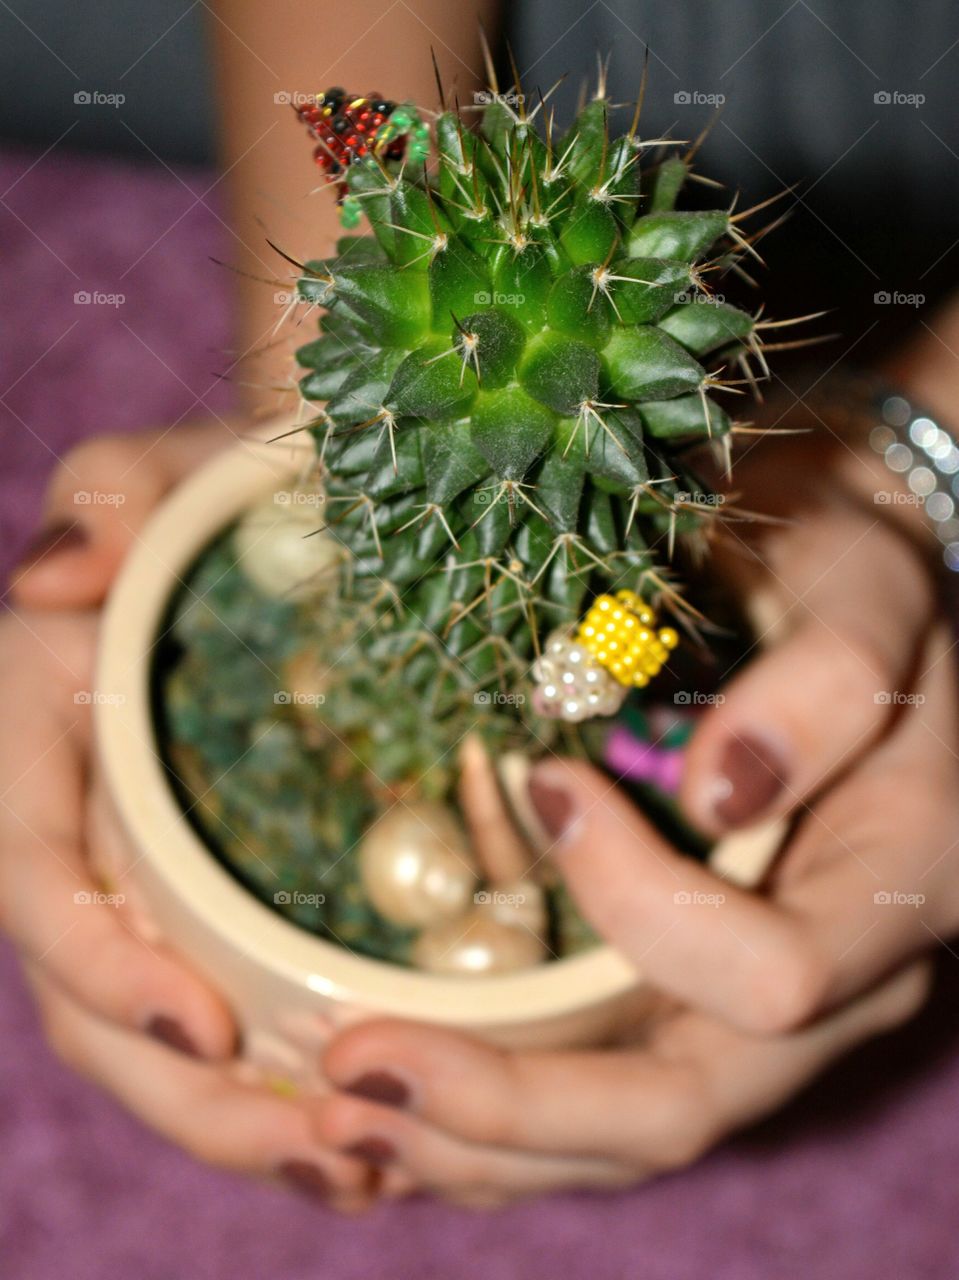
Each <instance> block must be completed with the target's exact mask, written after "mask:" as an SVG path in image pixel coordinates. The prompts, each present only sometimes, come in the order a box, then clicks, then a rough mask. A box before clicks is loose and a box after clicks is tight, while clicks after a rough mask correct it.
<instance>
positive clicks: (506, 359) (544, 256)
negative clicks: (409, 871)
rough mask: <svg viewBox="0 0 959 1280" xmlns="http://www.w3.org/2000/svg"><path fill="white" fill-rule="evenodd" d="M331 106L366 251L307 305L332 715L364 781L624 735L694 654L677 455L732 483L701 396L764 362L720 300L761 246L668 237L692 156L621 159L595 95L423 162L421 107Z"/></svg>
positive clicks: (712, 416)
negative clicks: (330, 554)
mask: <svg viewBox="0 0 959 1280" xmlns="http://www.w3.org/2000/svg"><path fill="white" fill-rule="evenodd" d="M491 96H492V95H491ZM324 101H325V95H319V96H318V98H317V109H316V110H317V112H318V115H317V117H316V119H315V120H313V119H312V117H310V116H309V113H308V112H307V113H304V111H303V110H302V109H301V111H300V115H301V117H302V118H303V119H304V120H305V121H306V123H307V124H308V125H309V126H310V128H311V131H312V132H313V134H314V137H316V136H319V134H318V132H317V130H318V129H319V130H320V132H322V131H324V130H326V131H327V132H330V131H331V130H332V129H333V128H335V129H337V130H338V132H337V133H336V135H335V136H336V137H340V138H341V137H342V136H343V130H344V128H347V127H348V128H350V129H351V130H352V132H351V133H350V135H349V136H350V137H352V139H353V141H352V142H351V143H349V145H347V144H346V143H344V144H343V145H342V146H339V147H338V150H337V151H336V164H335V166H334V165H333V163H332V162H331V160H330V154H331V152H330V148H329V146H327V145H326V144H324V146H321V147H319V148H318V154H317V160H318V162H319V163H320V164H321V167H323V168H324V170H325V171H326V173H327V175H328V178H329V181H330V183H331V185H334V186H335V187H336V188H337V189H338V191H339V197H340V201H341V204H343V205H344V208H345V210H346V213H347V217H346V219H345V220H346V221H347V223H348V225H355V221H356V216H357V211H359V213H360V215H362V216H363V217H365V219H366V220H367V221H368V223H369V228H370V234H363V235H355V236H347V237H345V238H342V239H340V240H339V241H338V243H337V253H336V256H335V257H332V258H327V259H322V260H316V261H309V262H306V263H305V264H302V269H301V274H300V275H299V278H298V282H297V290H298V295H299V298H300V299H301V300H302V301H303V303H305V304H307V305H308V310H309V312H310V313H311V314H312V313H313V312H314V311H319V312H320V316H319V336H318V337H315V338H313V340H312V341H309V342H307V343H306V344H305V345H303V346H301V347H300V348H299V350H298V351H297V361H298V363H299V365H300V366H301V367H302V369H303V370H304V371H305V372H304V373H303V376H302V377H301V379H300V384H299V385H300V390H301V393H302V396H303V398H304V399H305V401H306V402H307V403H308V406H309V408H310V420H309V423H308V429H309V430H310V431H311V432H312V433H313V435H314V437H315V440H316V444H317V449H318V453H319V456H320V458H321V460H322V471H323V476H324V484H325V488H326V494H327V496H326V529H327V531H328V533H329V534H330V535H332V536H333V537H334V538H335V539H337V540H338V542H339V544H340V546H341V548H342V550H343V557H342V562H341V565H340V568H339V569H338V574H339V580H338V584H337V589H336V591H335V593H331V595H330V596H329V597H327V600H326V602H325V603H324V606H323V607H324V609H325V610H327V611H328V613H329V615H330V617H329V619H328V620H327V621H326V622H324V623H323V624H322V625H324V626H325V627H327V628H328V630H329V633H330V636H331V637H335V641H336V644H337V645H338V646H339V647H338V650H337V651H336V652H334V653H333V654H332V659H333V661H332V666H331V672H330V680H331V685H330V691H329V695H328V698H327V703H326V707H325V715H326V716H327V717H329V718H330V720H331V723H332V726H333V728H334V730H335V731H336V732H338V733H343V734H346V735H348V736H349V740H350V743H351V747H352V749H353V750H354V752H357V753H358V754H359V755H360V756H361V757H363V758H365V759H366V760H367V762H368V763H369V764H370V767H371V768H373V769H374V770H375V771H376V772H377V773H378V775H379V776H380V777H385V778H387V779H388V778H390V777H397V776H402V777H411V776H420V775H427V774H429V772H430V771H431V770H432V769H433V768H434V767H435V765H436V762H437V760H438V759H440V758H442V757H444V756H445V755H447V754H448V752H449V750H450V748H451V745H452V744H454V743H455V742H456V741H457V740H458V738H459V737H460V736H461V735H462V733H465V732H466V731H467V730H468V729H470V728H472V727H474V726H476V725H477V724H478V723H479V725H480V727H482V728H483V729H484V731H485V732H486V734H487V737H488V740H490V741H492V742H493V743H494V744H497V743H498V744H500V745H503V746H506V745H508V744H510V743H517V742H518V743H520V744H525V745H526V746H527V747H528V746H529V743H530V730H531V729H532V732H533V734H534V735H535V737H536V738H537V739H538V740H539V741H540V742H541V743H544V744H548V743H550V742H553V741H556V739H557V738H562V737H563V736H564V735H567V736H568V735H569V734H570V732H571V730H570V728H569V722H572V721H579V720H583V719H589V718H591V717H592V716H594V715H609V714H611V713H612V712H615V711H616V710H617V709H618V708H619V706H620V704H621V703H622V701H623V698H624V697H625V696H626V694H627V693H628V692H629V690H630V689H634V688H642V687H643V686H645V685H646V684H647V683H649V682H650V681H655V679H656V676H657V673H658V672H659V671H660V669H661V667H662V666H663V665H664V664H665V663H667V662H668V661H669V660H670V658H671V656H672V653H673V650H674V649H675V646H676V645H677V644H681V643H682V642H681V641H680V636H679V633H678V630H677V629H674V626H673V625H666V624H667V622H678V623H679V624H680V625H681V624H682V623H683V622H684V621H688V619H689V618H690V617H691V611H690V613H687V612H686V606H685V602H684V601H683V598H682V596H681V594H680V592H679V590H678V587H677V586H676V585H675V582H674V577H673V575H672V573H671V571H670V558H671V555H672V552H673V548H674V546H675V545H676V543H677V539H678V540H680V542H682V541H683V540H685V541H686V542H687V543H688V542H689V540H690V539H693V540H695V539H697V538H698V539H702V537H703V536H704V525H705V522H706V521H707V520H708V519H709V518H710V516H711V515H714V514H715V508H714V507H712V506H711V504H710V501H709V498H708V494H707V492H706V489H705V487H704V482H703V480H702V479H701V478H700V476H699V475H697V474H696V472H695V471H694V470H693V463H692V458H693V457H694V455H695V450H694V449H693V446H695V445H701V444H709V443H711V444H712V446H713V449H714V452H715V454H716V456H717V457H718V458H719V459H720V460H721V459H722V458H723V455H724V451H725V455H726V458H727V459H728V451H729V433H730V431H731V423H730V419H729V416H728V415H727V413H726V412H725V410H724V409H723V408H722V407H721V405H720V404H719V403H718V402H717V400H716V399H715V398H714V393H715V391H716V390H717V389H718V390H723V389H724V388H723V386H722V384H721V383H720V382H719V378H718V375H719V373H720V372H721V371H722V370H723V369H725V368H728V367H729V366H730V365H731V364H735V362H737V361H739V362H740V364H741V366H742V365H744V363H745V361H746V359H747V357H749V356H751V355H752V356H755V357H756V358H757V359H758V360H759V361H760V364H761V362H762V355H761V350H760V345H759V334H758V332H757V330H758V328H761V326H760V325H757V322H756V320H755V319H754V317H753V316H751V315H749V314H748V313H746V312H745V311H742V310H739V309H737V308H736V307H733V306H730V305H727V304H726V303H725V302H724V301H722V300H721V299H718V298H716V297H715V296H714V295H713V294H712V293H711V292H710V283H709V282H710V280H711V278H713V274H712V273H714V272H715V273H718V272H721V271H723V270H726V269H728V268H729V267H730V266H731V265H734V264H735V263H736V262H737V261H738V259H739V258H740V257H741V256H742V255H743V254H744V253H746V252H749V245H748V242H747V241H746V240H745V238H744V237H743V235H742V234H741V232H740V230H739V228H738V222H739V219H740V218H741V217H742V216H743V215H738V216H733V215H732V214H731V213H730V212H729V211H728V210H725V209H718V210H710V211H678V210H677V209H676V208H675V203H676V199H677V197H678V195H679V193H680V191H681V188H682V186H683V182H684V179H685V178H686V176H687V173H688V157H687V158H682V157H681V156H680V154H679V153H678V152H676V151H675V149H670V148H669V147H664V146H663V143H662V140H654V141H653V142H650V143H644V142H643V141H642V140H641V138H640V136H639V134H638V130H637V123H636V121H634V123H633V126H632V127H631V128H630V129H629V131H628V132H626V133H624V134H623V135H622V136H619V137H615V136H611V133H610V127H609V104H608V103H607V102H606V101H605V99H604V96H602V94H600V95H599V96H597V97H595V98H594V99H593V100H592V101H590V102H589V103H588V104H587V105H586V106H585V108H584V109H583V110H582V111H581V112H580V114H579V115H578V117H577V118H576V120H575V121H574V122H573V124H572V127H571V128H570V129H569V131H568V132H567V133H566V134H565V136H562V137H560V136H558V135H557V134H556V133H554V130H553V127H552V120H551V118H550V116H549V112H548V108H547V107H546V106H545V105H544V104H543V101H542V99H540V105H539V106H538V107H536V108H535V109H534V110H530V111H529V113H528V114H527V112H526V111H525V110H523V109H515V110H514V109H513V107H512V106H510V105H508V104H507V102H506V101H505V100H503V99H501V98H499V97H496V96H493V100H492V101H491V102H490V103H489V104H488V105H487V106H486V107H485V109H484V110H483V111H482V114H481V117H480V118H479V120H478V121H477V120H475V119H474V118H472V117H471V118H470V119H469V120H466V119H461V118H460V116H459V115H458V114H455V113H453V112H451V111H449V110H444V111H443V112H442V113H441V114H439V115H438V116H437V117H436V118H435V121H434V122H433V125H432V137H431V138H430V137H429V136H428V130H427V128H426V126H424V125H423V124H422V115H425V114H426V113H421V112H419V111H418V110H417V109H416V108H414V107H413V106H411V105H409V104H407V105H405V106H403V105H401V106H394V104H392V103H386V102H384V101H382V100H379V99H378V97H377V96H376V95H370V96H368V97H357V98H353V99H351V98H350V97H349V95H346V94H344V93H343V92H342V91H341V90H335V91H331V95H330V101H329V102H327V104H326V109H327V112H328V114H327V117H326V118H327V119H332V124H331V125H323V124H322V120H323V118H324V117H323V111H324V105H323V104H324ZM344 103H345V104H346V106H345V107H344ZM374 108H376V110H374ZM344 111H345V112H346V116H347V118H348V120H349V125H348V126H343V125H340V124H338V123H337V120H338V119H343V118H344V114H343V113H344ZM364 111H366V112H367V113H368V114H367V115H366V116H365V117H364V116H363V113H364ZM314 114H316V113H314ZM637 114H638V113H637ZM333 117H336V118H333ZM361 117H362V118H361ZM354 125H356V126H359V125H363V126H364V128H365V130H366V132H365V134H364V133H363V131H362V130H361V131H360V133H359V134H357V133H356V131H355V130H353V126H354ZM331 136H334V135H332V134H331ZM357 139H359V141H357ZM404 139H406V141H404ZM413 144H415V145H413ZM664 155H665V157H666V158H663V156H664ZM646 158H648V159H649V163H648V165H647V164H646V163H645V162H644V161H645V159H646ZM666 611H669V612H670V613H672V614H673V615H674V616H673V618H672V619H671V620H667V619H665V618H664V617H662V616H661V615H662V614H663V613H664V612H666ZM338 655H339V656H338ZM437 726H445V728H443V729H442V730H438V729H437V728H436V727H437ZM437 734H438V735H439V736H437Z"/></svg>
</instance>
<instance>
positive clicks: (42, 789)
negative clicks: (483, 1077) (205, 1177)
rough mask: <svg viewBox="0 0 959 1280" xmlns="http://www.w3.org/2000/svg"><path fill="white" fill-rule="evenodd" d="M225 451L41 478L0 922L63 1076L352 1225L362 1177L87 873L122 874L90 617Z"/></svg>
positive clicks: (26, 566)
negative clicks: (187, 487)
mask: <svg viewBox="0 0 959 1280" xmlns="http://www.w3.org/2000/svg"><path fill="white" fill-rule="evenodd" d="M233 439H234V436H233V433H232V432H231V431H230V430H229V429H228V428H227V427H226V426H225V425H220V424H219V423H217V424H215V425H211V426H206V425H204V426H200V427H196V428H178V429H176V430H174V431H171V432H156V433H150V434H142V435H134V436H126V437H116V438H109V439H102V440H96V441H92V442H90V443H88V444H84V445H82V446H80V447H79V448H78V449H76V450H74V451H73V452H71V453H70V454H68V455H67V456H66V457H65V458H64V459H63V461H62V462H61V463H60V464H59V466H58V469H57V471H56V474H55V475H54V477H53V480H52V482H51V485H50V489H49V494H48V499H47V504H46V513H45V521H44V525H43V532H42V533H41V535H40V537H39V538H38V539H37V540H36V541H35V543H34V544H33V548H32V551H31V552H30V553H28V556H27V558H26V560H25V561H24V563H23V564H22V565H21V567H20V569H19V570H18V571H17V572H16V573H15V575H14V579H13V585H12V589H11V603H12V608H11V609H10V611H9V612H8V613H7V614H6V615H4V616H2V617H0V706H2V708H3V716H2V719H0V922H2V925H3V928H4V930H5V931H6V933H7V934H8V935H9V936H10V938H11V939H12V941H13V944H14V946H15V947H16V949H17V951H18V952H19V956H20V959H21V961H22V963H23V967H24V970H25V972H26V975H27V977H28V979H29V981H30V984H31V986H32V988H33V990H34V992H35V993H36V996H37V1000H38V1003H39V1007H40V1012H41V1016H42V1018H43V1022H44V1026H45V1028H46V1032H47V1035H48V1038H49V1040H50V1043H51V1045H52V1047H53V1048H54V1050H55V1051H56V1052H57V1053H58V1054H59V1055H60V1057H61V1058H62V1059H63V1060H64V1061H65V1062H66V1063H67V1064H68V1065H70V1066H71V1067H73V1068H74V1069H76V1070H77V1071H79V1072H81V1073H82V1074H84V1075H86V1076H89V1077H91V1078H92V1079H94V1080H95V1081H97V1082H98V1083H99V1084H100V1085H102V1086H103V1087H104V1088H105V1089H107V1090H109V1091H110V1092H112V1093H113V1094H114V1095H115V1096H116V1097H117V1098H119V1100H120V1101H121V1102H122V1103H123V1104H124V1105H125V1106H127V1107H128V1108H129V1109H130V1110H131V1111H133V1112H134V1113H135V1114H136V1115H138V1116H139V1117H140V1118H141V1119H142V1120H144V1121H145V1122H146V1123H148V1124H149V1125H151V1126H152V1127H153V1128H155V1129H157V1130H158V1131H159V1132H160V1133H162V1134H164V1135H165V1136H166V1137H168V1138H169V1139H171V1140H172V1141H174V1142H176V1143H178V1144H179V1145H181V1146H183V1147H185V1148H186V1149H187V1150H189V1151H190V1152H192V1153H193V1154H194V1155H196V1156H198V1157H199V1158H201V1159H203V1160H206V1161H210V1162H212V1163H213V1164H218V1165H222V1166H224V1167H227V1168H230V1169H234V1170H242V1171H245V1172H249V1173H253V1174H259V1175H262V1176H267V1177H269V1176H279V1177H281V1178H283V1179H285V1180H286V1181H288V1182H291V1183H293V1184H294V1185H295V1186H297V1187H298V1188H299V1189H301V1190H304V1191H307V1192H309V1193H310V1194H311V1195H313V1196H319V1197H321V1198H322V1199H324V1200H329V1201H330V1202H331V1203H333V1204H335V1205H336V1206H337V1207H339V1208H343V1209H346V1210H354V1209H358V1208H362V1207H365V1206H366V1205H367V1204H368V1203H369V1202H370V1199H371V1195H370V1179H369V1173H368V1169H367V1166H366V1165H364V1164H363V1163H362V1162H361V1161H358V1160H355V1159H353V1158H351V1157H350V1156H345V1155H343V1154H341V1153H338V1152H334V1151H331V1150H330V1149H329V1148H328V1147H326V1146H324V1145H323V1144H322V1143H321V1142H320V1141H319V1140H318V1138H317V1137H316V1136H315V1133H314V1131H313V1129H312V1127H311V1120H310V1112H309V1110H308V1108H307V1106H306V1105H305V1103H301V1102H298V1101H297V1100H296V1099H295V1098H287V1097H280V1096H278V1095H276V1094H275V1093H273V1092H271V1091H270V1090H268V1089H267V1088H265V1087H263V1086H258V1085H252V1084H249V1083H245V1082H243V1081H242V1080H241V1079H240V1078H239V1076H238V1075H237V1072H236V1069H235V1065H234V1059H235V1051H236V1045H237V1029H236V1026H235V1024H234V1021H233V1018H232V1016H231V1013H230V1011H229V1009H228V1008H227V1007H226V1005H225V1004H224V1002H223V1000H222V999H221V998H220V996H219V995H218V994H217V992H216V991H214V990H213V989H212V988H211V987H209V986H208V985H207V983H206V982H205V981H204V980H202V979H201V978H200V977H198V976H197V975H196V974H194V973H192V972H191V971H190V969H189V968H188V967H187V966H186V965H185V964H184V963H183V962H182V961H181V960H180V959H179V958H178V957H177V956H176V955H175V954H173V953H172V952H171V951H168V950H167V949H166V948H165V947H164V946H162V945H160V944H155V943H153V942H152V941H151V942H150V943H147V942H146V941H144V940H143V939H142V938H141V937H140V936H139V935H138V933H137V932H135V931H134V929H133V928H132V927H131V923H130V920H129V913H128V912H127V910H126V908H125V906H124V905H123V904H122V903H120V904H119V905H114V904H113V903H111V901H110V895H108V894H105V893H104V892H103V890H104V889H105V888H108V889H110V890H111V892H112V893H114V894H115V895H122V891H123V884H122V882H121V883H119V884H116V885H107V886H105V885H104V884H103V883H102V881H100V882H98V879H97V875H96V872H95V870H94V868H95V867H97V866H99V867H103V866H110V865H115V864H116V863H117V862H121V863H123V864H125V863H126V862H127V861H128V858H127V855H126V852H125V851H124V850H123V848H122V847H121V846H122V843H123V842H124V840H125V836H124V834H123V832H122V831H121V829H120V827H119V825H118V824H117V822H116V820H115V818H114V817H113V815H112V813H111V811H110V806H109V800H108V797H107V795H106V793H105V791H104V787H103V782H102V778H101V777H100V774H99V770H98V768H97V764H96V760H95V757H94V755H93V751H92V742H91V734H92V726H91V720H92V715H91V712H92V707H91V701H92V698H91V695H92V693H93V690H94V689H95V684H94V667H95V653H96V643H97V631H98V621H99V619H98V612H97V610H98V606H99V605H100V604H101V603H102V601H103V598H104V597H105V595H106V592H107V590H108V588H109V585H110V583H111V581H112V579H113V577H114V576H115V573H116V571H117V569H118V567H119V565H120V563H121V561H122V559H123V556H124V554H125V552H126V550H127V548H128V547H129V546H130V544H131V543H132V542H134V541H135V540H136V538H137V536H138V530H139V528H140V526H141V525H142V524H143V522H144V521H145V519H146V518H147V516H148V515H149V513H150V511H151V510H152V509H153V507H154V506H155V505H156V503H157V502H158V501H159V500H160V499H161V497H162V496H163V494H164V493H165V492H166V491H167V490H168V489H169V488H170V487H171V486H172V485H173V484H174V483H175V482H176V481H177V479H179V477H180V476H181V475H184V474H186V473H187V472H188V471H190V470H191V469H193V468H194V467H196V466H198V465H199V464H200V463H201V462H202V461H203V460H204V459H205V458H206V457H207V456H209V455H210V454H212V453H213V452H215V451H216V450H217V449H218V448H221V447H223V446H224V445H226V444H228V443H231V442H232V441H233ZM78 494H86V495H91V497H92V500H90V499H88V500H86V501H85V500H83V499H80V501H79V502H78V501H77V495H78ZM94 495H95V496H94Z"/></svg>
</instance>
